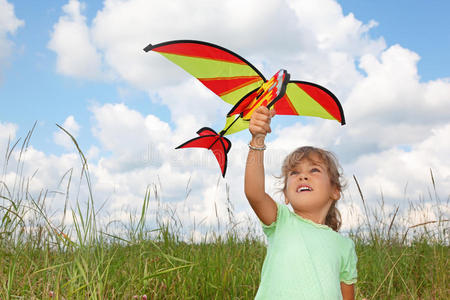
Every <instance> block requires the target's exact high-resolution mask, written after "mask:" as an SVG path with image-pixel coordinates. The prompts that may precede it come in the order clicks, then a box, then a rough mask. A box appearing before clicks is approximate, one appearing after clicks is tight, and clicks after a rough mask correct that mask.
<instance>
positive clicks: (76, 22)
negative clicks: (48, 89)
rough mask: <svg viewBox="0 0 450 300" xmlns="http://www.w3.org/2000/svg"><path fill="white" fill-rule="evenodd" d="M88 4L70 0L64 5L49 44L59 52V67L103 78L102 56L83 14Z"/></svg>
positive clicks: (70, 73) (73, 73)
mask: <svg viewBox="0 0 450 300" xmlns="http://www.w3.org/2000/svg"><path fill="white" fill-rule="evenodd" d="M84 6H85V4H84V3H82V2H79V1H77V0H70V1H69V2H68V3H67V4H66V5H64V6H63V8H62V9H63V12H64V15H63V16H61V17H60V18H59V20H58V23H56V24H55V25H54V27H53V32H52V35H51V40H50V42H49V43H48V48H49V49H51V50H53V51H55V52H56V55H57V60H56V68H57V71H58V72H60V73H62V74H64V75H68V76H74V77H79V78H87V79H100V78H102V77H103V76H104V75H103V73H102V57H101V54H100V53H99V52H98V51H97V49H96V47H95V45H93V44H92V41H91V34H90V30H89V27H88V26H87V23H86V17H85V16H83V15H82V11H83V9H84Z"/></svg>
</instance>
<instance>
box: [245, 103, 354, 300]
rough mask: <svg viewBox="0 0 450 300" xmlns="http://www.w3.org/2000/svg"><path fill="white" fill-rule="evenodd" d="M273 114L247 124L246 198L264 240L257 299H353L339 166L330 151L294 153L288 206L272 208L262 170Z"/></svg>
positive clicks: (289, 160) (286, 173) (263, 112)
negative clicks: (342, 230) (342, 227)
mask: <svg viewBox="0 0 450 300" xmlns="http://www.w3.org/2000/svg"><path fill="white" fill-rule="evenodd" d="M274 115H275V111H274V110H271V111H269V110H268V109H267V108H266V107H263V106H261V107H259V108H258V109H257V110H256V111H255V112H254V113H253V115H252V117H251V120H250V125H249V130H250V133H251V134H252V140H251V141H250V143H249V148H250V150H249V153H248V158H247V165H246V169H245V195H246V196H247V199H248V201H249V203H250V205H251V207H252V208H253V210H254V212H255V213H256V215H257V216H258V218H259V219H260V221H261V222H262V227H263V231H264V234H265V235H266V237H267V240H268V248H267V254H266V258H265V260H264V264H263V268H262V272H261V283H260V286H259V289H258V292H257V294H256V298H255V299H289V300H292V299H308V300H313V299H320V300H332V299H344V300H347V299H354V283H355V282H356V279H357V271H356V262H357V257H356V252H355V246H354V243H353V241H352V240H351V239H349V238H346V237H343V236H342V235H340V234H339V233H338V232H337V231H338V230H339V227H340V225H341V224H340V214H339V211H338V210H337V209H336V207H335V205H336V202H337V200H338V199H339V198H340V193H341V188H342V186H341V183H340V181H339V177H340V174H339V165H338V163H337V161H336V159H335V158H334V156H333V155H332V154H331V153H330V152H328V151H325V150H322V149H317V148H313V147H302V148H299V149H297V150H295V151H294V152H293V153H291V154H290V155H288V156H287V157H286V159H285V161H284V163H283V166H282V178H283V179H284V188H283V193H284V196H285V203H286V205H283V204H279V203H276V202H275V201H274V200H273V199H272V198H271V197H270V196H269V195H268V194H267V193H266V192H265V186H264V165H263V163H264V155H263V153H264V152H263V150H265V148H266V147H265V145H264V139H265V137H266V135H267V133H270V132H271V129H270V120H271V118H272V117H273V116H274ZM287 204H290V205H291V207H292V210H293V212H292V211H291V210H289V208H288V207H287Z"/></svg>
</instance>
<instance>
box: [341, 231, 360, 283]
mask: <svg viewBox="0 0 450 300" xmlns="http://www.w3.org/2000/svg"><path fill="white" fill-rule="evenodd" d="M349 241H350V247H349V248H348V249H349V250H347V252H346V254H345V256H344V261H343V263H342V265H341V270H340V274H339V279H340V281H341V282H344V283H345V284H354V283H356V281H357V278H358V272H357V270H356V264H357V262H358V258H357V256H356V251H355V243H354V242H353V241H352V240H350V239H349Z"/></svg>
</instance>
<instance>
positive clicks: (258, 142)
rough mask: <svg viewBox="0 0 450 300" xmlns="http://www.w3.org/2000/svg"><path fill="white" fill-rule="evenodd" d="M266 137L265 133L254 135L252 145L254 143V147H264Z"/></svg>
mask: <svg viewBox="0 0 450 300" xmlns="http://www.w3.org/2000/svg"><path fill="white" fill-rule="evenodd" d="M265 138H266V136H265V135H254V136H252V139H251V141H250V145H252V146H253V147H258V148H261V147H264V140H265Z"/></svg>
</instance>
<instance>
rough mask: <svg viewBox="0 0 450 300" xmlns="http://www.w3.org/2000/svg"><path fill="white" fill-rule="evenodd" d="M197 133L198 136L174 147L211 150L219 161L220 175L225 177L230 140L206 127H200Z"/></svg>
mask: <svg viewBox="0 0 450 300" xmlns="http://www.w3.org/2000/svg"><path fill="white" fill-rule="evenodd" d="M197 134H198V135H199V137H196V138H193V139H191V140H189V141H187V142H185V143H183V144H181V145H180V146H178V147H176V148H175V149H181V148H206V149H208V150H211V151H212V152H213V154H214V156H215V157H216V159H217V162H218V163H219V166H220V169H221V171H222V176H223V177H225V173H226V171H227V162H228V157H227V154H228V151H230V148H231V142H230V140H229V139H227V138H226V137H224V136H222V135H221V134H218V133H217V132H215V131H214V130H213V129H211V128H208V127H203V128H201V129H200V130H199V131H197Z"/></svg>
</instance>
